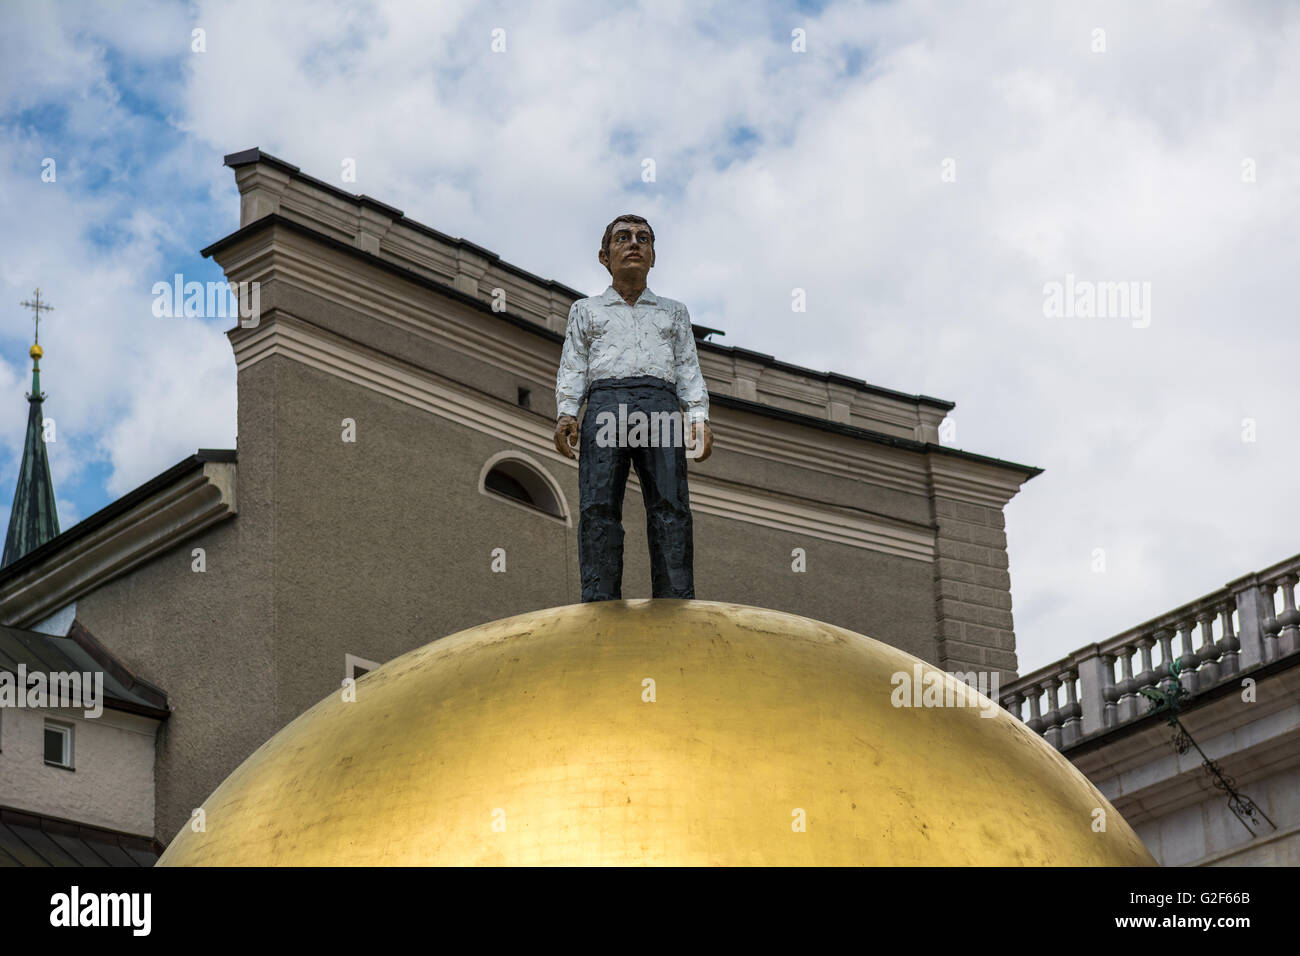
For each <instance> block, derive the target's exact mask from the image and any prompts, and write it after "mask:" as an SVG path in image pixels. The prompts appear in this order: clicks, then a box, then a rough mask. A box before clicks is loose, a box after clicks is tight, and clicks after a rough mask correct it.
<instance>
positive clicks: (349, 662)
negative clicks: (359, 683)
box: [343, 654, 379, 680]
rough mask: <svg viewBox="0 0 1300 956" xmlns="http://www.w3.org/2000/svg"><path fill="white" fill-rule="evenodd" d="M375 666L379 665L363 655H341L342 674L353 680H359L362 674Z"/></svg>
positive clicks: (367, 672)
mask: <svg viewBox="0 0 1300 956" xmlns="http://www.w3.org/2000/svg"><path fill="white" fill-rule="evenodd" d="M377 667H379V664H378V663H377V662H375V661H368V660H366V659H365V658H364V657H357V655H355V654H344V655H343V671H344V676H345V677H351V678H352V679H353V680H360V679H361V677H362V675H364V674H369V673H370V672H371V671H372V670H375V669H376V668H377Z"/></svg>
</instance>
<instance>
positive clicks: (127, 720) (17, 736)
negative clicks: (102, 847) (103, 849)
mask: <svg viewBox="0 0 1300 956" xmlns="http://www.w3.org/2000/svg"><path fill="white" fill-rule="evenodd" d="M47 718H49V719H53V720H58V721H60V722H62V723H65V724H71V725H72V728H73V729H72V734H73V767H74V769H72V770H65V769H62V768H60V767H51V766H48V765H46V763H45V721H46V719H47ZM157 727H158V721H156V720H153V719H151V718H148V717H141V716H138V715H136V714H124V713H120V712H118V711H113V710H105V711H104V712H103V713H102V714H101V715H100V716H98V717H95V718H90V719H87V718H85V717H84V716H82V711H80V710H75V709H67V708H51V709H48V710H28V709H26V708H10V707H6V708H4V709H3V710H0V805H3V806H7V807H13V808H15V809H18V810H29V811H31V812H33V813H41V814H44V815H45V816H52V817H61V818H64V819H67V820H75V821H77V822H79V823H88V824H92V825H94V826H99V827H107V828H108V829H110V830H121V831H124V832H126V833H138V834H141V835H143V836H153V833H154V731H155V729H156V728H157Z"/></svg>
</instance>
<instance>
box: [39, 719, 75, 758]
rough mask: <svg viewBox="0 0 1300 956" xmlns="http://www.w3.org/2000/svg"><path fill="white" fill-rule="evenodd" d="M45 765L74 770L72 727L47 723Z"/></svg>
mask: <svg viewBox="0 0 1300 956" xmlns="http://www.w3.org/2000/svg"><path fill="white" fill-rule="evenodd" d="M45 763H46V764H48V765H49V766H51V767H65V768H67V769H68V770H71V769H72V725H71V724H60V723H58V722H56V721H53V720H47V721H46V722H45Z"/></svg>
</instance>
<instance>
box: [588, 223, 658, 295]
mask: <svg viewBox="0 0 1300 956" xmlns="http://www.w3.org/2000/svg"><path fill="white" fill-rule="evenodd" d="M600 263H601V265H603V266H604V267H605V268H606V269H608V270H609V271H610V274H611V275H612V276H613V277H614V278H615V279H639V280H641V281H643V282H644V281H645V277H646V273H648V272H649V271H650V267H651V266H653V265H654V264H655V247H654V241H653V240H652V239H651V238H650V229H649V227H648V226H646V224H645V223H643V222H626V221H624V220H619V221H618V222H616V223H614V229H613V231H612V232H611V233H610V237H609V252H608V253H606V252H605V250H604V249H602V250H600Z"/></svg>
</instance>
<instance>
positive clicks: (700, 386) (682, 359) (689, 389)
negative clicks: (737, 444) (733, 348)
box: [673, 305, 709, 422]
mask: <svg viewBox="0 0 1300 956" xmlns="http://www.w3.org/2000/svg"><path fill="white" fill-rule="evenodd" d="M673 359H674V362H675V366H674V369H673V373H674V377H675V378H676V379H677V401H678V402H679V403H681V406H682V408H684V409H685V410H686V420H687V421H688V422H707V421H708V420H709V390H708V388H707V387H705V384H704V373H703V372H701V371H700V358H699V356H698V355H697V354H696V352H695V333H694V332H692V331H691V314H690V312H689V311H687V309H686V306H685V305H683V306H682V307H681V311H680V312H679V313H678V317H677V323H676V327H675V328H674V336H673Z"/></svg>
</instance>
